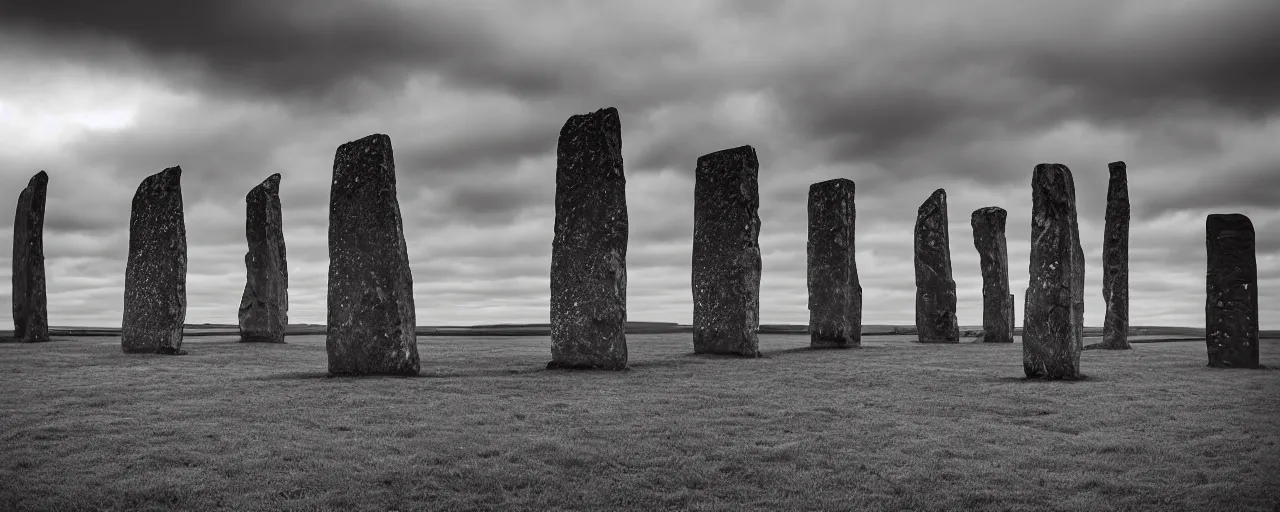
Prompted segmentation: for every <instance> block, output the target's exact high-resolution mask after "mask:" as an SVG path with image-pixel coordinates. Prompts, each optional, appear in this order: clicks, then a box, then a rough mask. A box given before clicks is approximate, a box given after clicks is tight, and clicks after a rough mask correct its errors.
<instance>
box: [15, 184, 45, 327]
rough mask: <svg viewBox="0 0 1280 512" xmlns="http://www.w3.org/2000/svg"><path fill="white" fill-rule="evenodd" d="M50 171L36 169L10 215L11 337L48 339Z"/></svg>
mask: <svg viewBox="0 0 1280 512" xmlns="http://www.w3.org/2000/svg"><path fill="white" fill-rule="evenodd" d="M48 185H49V175H48V174H45V172H44V171H40V172H38V173H36V175H35V176H32V177H31V181H29V182H27V188H25V189H23V190H22V193H20V194H18V211H17V213H15V214H14V216H13V337H14V338H16V339H17V340H18V341H22V342H27V343H31V342H38V341H49V309H48V298H47V296H46V295H45V280H44V200H45V192H46V191H47V190H48Z"/></svg>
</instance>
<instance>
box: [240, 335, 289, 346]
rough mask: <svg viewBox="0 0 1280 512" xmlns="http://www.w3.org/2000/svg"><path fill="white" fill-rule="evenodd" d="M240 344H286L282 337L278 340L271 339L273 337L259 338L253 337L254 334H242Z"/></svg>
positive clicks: (257, 336)
mask: <svg viewBox="0 0 1280 512" xmlns="http://www.w3.org/2000/svg"><path fill="white" fill-rule="evenodd" d="M240 343H279V344H283V343H284V337H283V336H282V337H280V339H276V338H273V337H271V336H259V335H252V334H250V335H244V334H241V335H240Z"/></svg>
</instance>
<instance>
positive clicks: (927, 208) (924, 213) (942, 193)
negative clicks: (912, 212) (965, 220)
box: [916, 188, 947, 219]
mask: <svg viewBox="0 0 1280 512" xmlns="http://www.w3.org/2000/svg"><path fill="white" fill-rule="evenodd" d="M946 209H947V191H946V190H945V189H941V188H940V189H938V190H934V191H933V193H932V194H929V198H928V199H925V200H924V202H923V203H921V204H920V209H919V210H917V211H916V218H920V219H923V218H925V217H928V216H930V215H933V214H935V213H938V212H944V211H946Z"/></svg>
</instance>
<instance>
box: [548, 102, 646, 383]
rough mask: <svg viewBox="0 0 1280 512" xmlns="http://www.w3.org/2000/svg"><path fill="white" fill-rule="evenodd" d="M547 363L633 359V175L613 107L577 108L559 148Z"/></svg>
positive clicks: (607, 364) (604, 364) (615, 363)
mask: <svg viewBox="0 0 1280 512" xmlns="http://www.w3.org/2000/svg"><path fill="white" fill-rule="evenodd" d="M555 222H556V224H555V238H554V239H553V240H552V242H551V362H549V363H547V367H548V368H598V369H605V370H621V369H624V368H626V367H627V336H626V328H627V237H628V227H627V179H626V176H625V175H624V174H623V167H622V123H621V121H620V120H619V118H618V111H617V109H614V108H605V109H600V110H597V111H596V112H595V113H592V114H583V115H575V116H572V117H570V118H569V120H568V121H566V122H565V124H564V127H563V128H561V129H560V140H559V142H558V146H557V149H556V221H555Z"/></svg>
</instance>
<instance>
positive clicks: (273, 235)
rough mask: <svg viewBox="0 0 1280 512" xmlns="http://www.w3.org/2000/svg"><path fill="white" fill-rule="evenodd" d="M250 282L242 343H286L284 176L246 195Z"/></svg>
mask: <svg viewBox="0 0 1280 512" xmlns="http://www.w3.org/2000/svg"><path fill="white" fill-rule="evenodd" d="M245 238H246V239H247V240H248V242H249V252H247V253H245V255H244V266H245V269H246V274H247V278H246V282H245V285H244V295H243V296H242V298H241V299H240V315H239V318H240V341H244V342H266V343H284V331H285V328H286V327H287V326H288V325H289V264H288V262H287V261H286V259H285V250H284V231H283V229H282V227H281V217H280V175H279V174H272V175H271V176H269V177H268V178H267V179H266V180H264V181H263V182H262V184H260V185H258V186H256V187H254V188H253V190H250V191H249V194H248V195H246V196H245Z"/></svg>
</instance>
